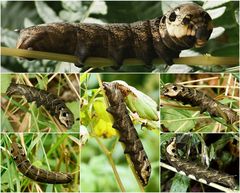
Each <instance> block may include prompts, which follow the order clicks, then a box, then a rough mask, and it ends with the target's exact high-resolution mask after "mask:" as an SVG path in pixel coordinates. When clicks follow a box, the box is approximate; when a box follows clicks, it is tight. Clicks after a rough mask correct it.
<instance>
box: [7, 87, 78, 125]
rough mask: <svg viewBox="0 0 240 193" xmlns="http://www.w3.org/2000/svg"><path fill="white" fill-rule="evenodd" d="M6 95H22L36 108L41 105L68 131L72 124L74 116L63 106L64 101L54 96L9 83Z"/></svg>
mask: <svg viewBox="0 0 240 193" xmlns="http://www.w3.org/2000/svg"><path fill="white" fill-rule="evenodd" d="M6 93H7V95H8V96H12V95H23V96H24V97H25V98H26V100H27V101H28V102H33V101H36V105H37V107H39V106H41V105H43V106H44V107H45V108H46V109H47V110H48V111H49V112H50V114H51V115H53V116H56V118H57V119H58V120H59V121H60V123H61V124H63V125H64V126H65V127H66V128H68V129H70V128H71V127H72V125H73V124H74V115H73V113H72V112H71V111H70V109H69V108H68V107H67V106H66V105H65V103H64V101H63V100H61V99H59V98H58V97H57V96H56V95H54V94H52V93H49V92H47V91H45V90H40V89H37V88H34V87H30V86H27V85H24V84H15V83H11V84H10V86H9V87H8V89H7V92H6Z"/></svg>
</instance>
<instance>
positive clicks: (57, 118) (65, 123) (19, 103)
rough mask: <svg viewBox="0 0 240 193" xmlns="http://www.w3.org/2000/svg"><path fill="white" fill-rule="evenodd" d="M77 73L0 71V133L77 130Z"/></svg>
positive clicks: (78, 93) (78, 88)
mask: <svg viewBox="0 0 240 193" xmlns="http://www.w3.org/2000/svg"><path fill="white" fill-rule="evenodd" d="M79 79H80V75H79V74H59V73H54V74H1V106H2V110H1V111H2V112H1V113H2V121H1V131H2V132H13V131H15V132H79V127H80V125H79V115H80V84H79Z"/></svg>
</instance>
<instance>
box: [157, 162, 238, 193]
mask: <svg viewBox="0 0 240 193" xmlns="http://www.w3.org/2000/svg"><path fill="white" fill-rule="evenodd" d="M160 166H161V167H163V168H166V169H168V170H171V171H173V172H176V173H179V172H178V171H177V170H176V168H174V167H172V166H170V165H167V164H165V163H163V162H160ZM179 174H181V175H185V174H183V173H179ZM185 176H186V175H185ZM188 178H190V179H192V180H195V181H198V182H201V183H203V184H206V185H208V186H211V187H213V188H216V189H218V190H221V191H223V192H229V193H233V192H237V191H234V190H231V189H229V188H226V187H224V186H221V185H218V184H216V183H213V182H211V183H209V184H208V183H207V182H206V181H203V180H202V179H199V180H197V179H195V178H194V176H191V175H189V176H188Z"/></svg>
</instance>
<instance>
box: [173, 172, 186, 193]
mask: <svg viewBox="0 0 240 193" xmlns="http://www.w3.org/2000/svg"><path fill="white" fill-rule="evenodd" d="M189 184H190V179H189V178H188V177H187V176H183V175H180V174H176V175H175V176H174V178H173V182H172V186H171V189H170V192H187V189H188V186H189Z"/></svg>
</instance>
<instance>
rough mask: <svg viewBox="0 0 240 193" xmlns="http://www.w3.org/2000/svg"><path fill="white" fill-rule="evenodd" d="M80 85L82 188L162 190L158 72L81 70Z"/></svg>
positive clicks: (88, 189) (92, 189) (137, 190)
mask: <svg viewBox="0 0 240 193" xmlns="http://www.w3.org/2000/svg"><path fill="white" fill-rule="evenodd" d="M80 87H81V101H82V104H81V116H80V117H81V119H80V120H81V129H80V132H83V131H85V130H86V131H87V132H88V134H89V138H88V140H87V142H86V143H85V145H84V146H83V147H82V149H81V157H82V160H81V176H82V177H81V191H82V192H96V191H100V192H120V191H124V190H125V191H127V192H139V191H143V190H144V191H149V192H158V191H159V108H158V104H159V95H158V93H159V75H157V74H81V85H80ZM120 142H121V143H120ZM89 183H91V185H90V184H89Z"/></svg>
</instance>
